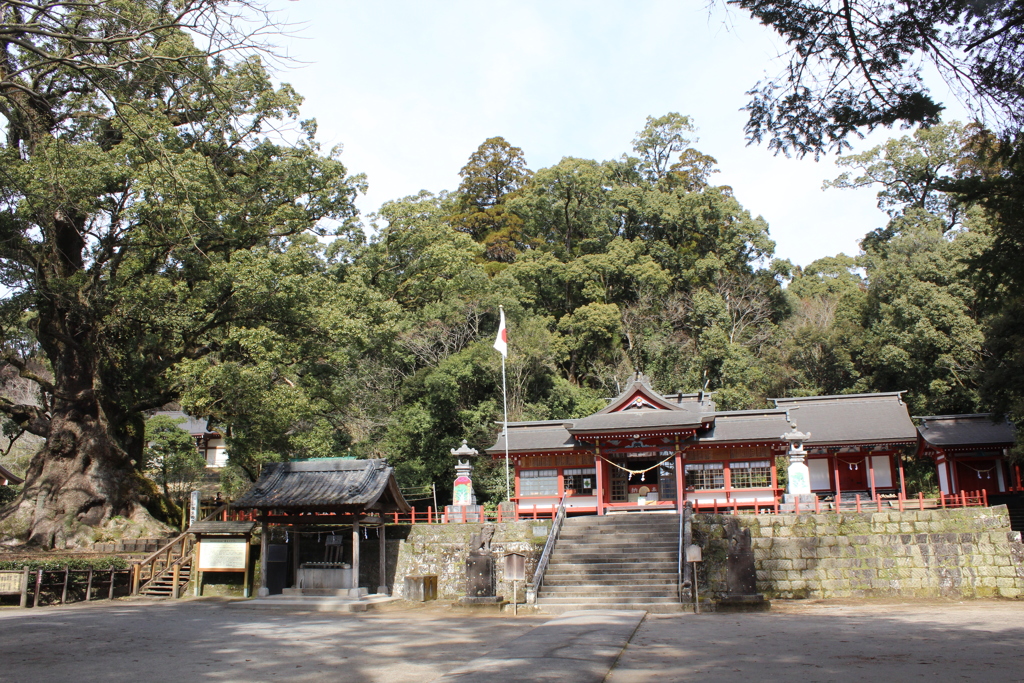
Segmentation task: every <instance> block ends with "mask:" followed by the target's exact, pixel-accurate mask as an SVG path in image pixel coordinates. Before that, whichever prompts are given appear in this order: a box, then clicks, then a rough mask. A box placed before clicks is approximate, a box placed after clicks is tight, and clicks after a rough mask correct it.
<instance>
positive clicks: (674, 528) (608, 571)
mask: <svg viewBox="0 0 1024 683" xmlns="http://www.w3.org/2000/svg"><path fill="white" fill-rule="evenodd" d="M678 552H679V516H678V515H676V514H665V513H655V512H639V513H630V514H614V515H605V516H603V517H597V516H587V517H569V518H567V519H566V520H565V523H564V525H563V527H562V532H561V534H560V535H559V537H558V542H557V543H556V544H555V549H554V552H553V553H552V555H551V560H550V564H549V565H548V569H547V572H546V573H545V575H544V582H543V584H542V585H541V590H540V594H539V595H538V596H537V607H538V609H539V610H541V611H543V612H545V613H548V614H560V613H562V612H567V611H570V610H578V609H643V610H647V611H648V612H657V613H668V612H679V611H681V607H680V605H679V599H678V597H677V592H676V591H677V582H678Z"/></svg>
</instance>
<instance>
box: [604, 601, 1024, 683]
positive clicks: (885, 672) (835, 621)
mask: <svg viewBox="0 0 1024 683" xmlns="http://www.w3.org/2000/svg"><path fill="white" fill-rule="evenodd" d="M698 680H699V681H716V683H717V682H718V681H742V682H743V683H751V681H755V680H756V681H799V682H800V683H807V682H809V681H857V682H858V683H866V682H868V681H876V680H889V681H908V680H928V681H963V680H980V681H1024V602H1006V601H974V602H963V603H953V602H928V603H921V602H915V603H898V602H859V603H856V602H852V601H851V602H828V603H776V604H775V605H773V609H772V611H771V612H767V613H761V614H707V615H687V616H685V617H683V618H680V617H679V616H672V615H648V616H647V618H646V619H645V620H644V622H643V623H642V624H641V625H640V628H639V629H638V630H637V632H636V634H635V635H634V636H633V638H632V640H631V641H630V643H629V645H628V646H627V647H626V649H625V651H624V652H623V654H622V655H621V657H620V658H619V661H618V663H617V664H616V666H615V667H614V669H613V670H612V673H611V675H610V676H609V677H608V678H607V679H606V683H638V682H640V681H658V682H659V683H661V682H668V681H698Z"/></svg>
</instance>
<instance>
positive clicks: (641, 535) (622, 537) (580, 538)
mask: <svg viewBox="0 0 1024 683" xmlns="http://www.w3.org/2000/svg"><path fill="white" fill-rule="evenodd" d="M562 541H566V542H569V541H573V542H584V543H637V542H643V543H672V542H675V544H676V545H679V533H678V532H677V531H672V532H670V533H669V532H666V533H663V534H662V533H658V532H656V531H637V532H635V533H627V532H600V531H595V532H583V531H576V532H573V533H569V532H562V533H561V534H559V535H558V542H559V543H561V542H562Z"/></svg>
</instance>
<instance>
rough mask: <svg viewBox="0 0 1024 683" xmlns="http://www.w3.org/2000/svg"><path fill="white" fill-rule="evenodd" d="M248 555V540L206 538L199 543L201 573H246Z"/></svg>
mask: <svg viewBox="0 0 1024 683" xmlns="http://www.w3.org/2000/svg"><path fill="white" fill-rule="evenodd" d="M248 555H249V541H248V539H246V538H204V539H203V540H202V541H200V542H199V571H203V572H209V571H214V572H216V571H221V572H224V571H245V568H246V564H247V561H248V559H249V558H248Z"/></svg>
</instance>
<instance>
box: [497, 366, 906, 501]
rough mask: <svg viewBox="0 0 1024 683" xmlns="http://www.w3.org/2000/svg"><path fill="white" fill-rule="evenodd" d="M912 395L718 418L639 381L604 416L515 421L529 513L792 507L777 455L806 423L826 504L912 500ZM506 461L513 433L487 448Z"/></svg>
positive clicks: (693, 401) (797, 401) (692, 397)
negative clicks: (908, 483)
mask: <svg viewBox="0 0 1024 683" xmlns="http://www.w3.org/2000/svg"><path fill="white" fill-rule="evenodd" d="M902 394H903V392H891V393H880V394H851V395H844V396H812V397H805V398H785V399H781V398H780V399H772V400H773V402H774V404H775V407H774V408H770V409H764V410H740V411H718V410H716V408H715V403H714V401H713V400H712V399H711V395H710V394H705V393H697V394H666V395H661V394H659V393H657V392H656V391H654V389H653V388H652V387H651V385H650V383H649V382H648V379H647V378H646V377H644V376H643V375H642V374H639V373H638V374H637V375H636V376H634V377H633V379H632V381H631V382H630V383H629V385H628V386H627V387H626V389H625V391H623V392H622V393H621V394H620V395H619V396H618V397H616V398H615V399H613V400H612V401H611V403H609V405H608V406H607V407H606V408H604V409H603V410H601V411H598V412H597V413H594V414H593V415H590V416H589V417H585V418H582V419H576V420H547V421H540V422H515V423H509V425H508V439H509V443H508V446H509V447H508V453H509V457H510V459H511V460H512V462H513V463H514V466H515V502H516V504H517V507H518V510H519V513H520V514H530V513H531V512H532V511H534V510H537V511H541V510H543V511H545V512H546V511H549V510H551V508H552V507H553V506H555V505H557V503H558V501H559V499H560V498H561V497H562V495H563V494H564V493H568V495H567V496H566V507H567V511H569V512H571V513H578V514H579V513H596V514H598V515H603V514H606V513H608V512H614V511H620V510H622V511H625V510H648V509H652V508H654V509H657V508H662V509H664V508H668V509H671V508H677V509H681V508H682V506H683V504H684V501H686V500H689V501H693V502H695V503H696V504H698V505H699V507H700V508H705V507H712V506H719V507H723V508H734V509H735V508H751V507H754V506H765V507H766V506H769V505H774V504H775V503H776V502H777V501H778V500H780V499H781V496H782V494H783V491H782V490H781V489H780V487H779V480H778V476H777V470H776V464H775V459H776V457H777V456H780V455H784V454H785V453H786V452H787V447H788V444H787V442H786V440H784V439H783V438H782V435H783V434H785V433H787V432H789V431H791V429H792V428H793V427H794V426H795V427H797V428H799V430H800V431H801V432H804V433H809V434H810V437H809V438H808V440H807V441H806V442H805V443H804V446H805V448H806V451H807V465H808V467H809V470H810V484H811V490H812V492H813V493H815V494H817V496H818V497H819V498H821V499H823V500H826V501H827V500H833V501H834V500H846V499H849V498H852V497H855V496H860V497H861V499H863V500H874V499H876V498H877V497H882V498H888V497H892V498H895V497H897V496H898V495H900V494H901V493H902V494H903V495H904V496H905V495H906V488H905V482H904V472H903V466H902V458H901V457H899V456H900V455H901V454H903V453H904V452H906V453H910V452H913V450H914V449H915V448H916V445H917V440H918V432H917V429H916V428H915V427H914V424H913V422H911V419H910V415H909V413H908V411H907V406H906V404H905V403H904V402H903V400H902ZM487 452H488V453H489V454H490V455H491V456H492V457H493V458H496V459H499V458H504V456H505V437H504V435H503V434H499V436H498V440H497V442H496V443H495V444H494V445H493V446H491V447H490V448H488V449H487Z"/></svg>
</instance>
